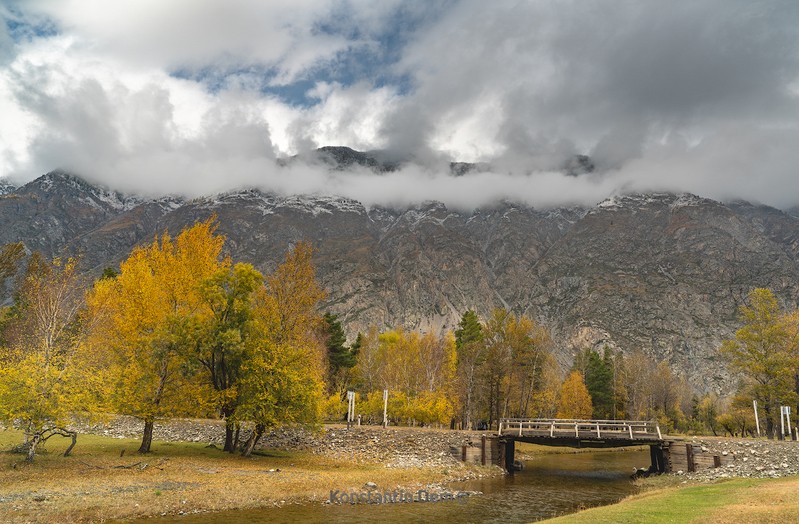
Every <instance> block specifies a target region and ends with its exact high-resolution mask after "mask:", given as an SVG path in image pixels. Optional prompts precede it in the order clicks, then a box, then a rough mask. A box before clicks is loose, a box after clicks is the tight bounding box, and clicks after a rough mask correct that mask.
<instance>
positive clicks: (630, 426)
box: [627, 424, 633, 440]
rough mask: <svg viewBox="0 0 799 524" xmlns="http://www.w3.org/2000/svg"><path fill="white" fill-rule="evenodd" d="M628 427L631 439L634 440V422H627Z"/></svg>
mask: <svg viewBox="0 0 799 524" xmlns="http://www.w3.org/2000/svg"><path fill="white" fill-rule="evenodd" d="M627 429H629V430H630V440H632V438H633V425H632V424H627Z"/></svg>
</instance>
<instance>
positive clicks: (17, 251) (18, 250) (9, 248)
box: [0, 242, 25, 285]
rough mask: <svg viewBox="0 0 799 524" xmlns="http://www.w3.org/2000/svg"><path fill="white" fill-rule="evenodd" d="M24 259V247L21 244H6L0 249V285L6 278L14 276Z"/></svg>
mask: <svg viewBox="0 0 799 524" xmlns="http://www.w3.org/2000/svg"><path fill="white" fill-rule="evenodd" d="M24 257H25V246H24V245H23V244H22V242H15V243H12V244H6V245H4V246H3V247H0V285H2V283H3V281H4V280H5V279H7V278H8V277H12V276H14V275H15V274H16V272H17V269H18V268H19V263H20V262H21V261H22V259H23V258H24Z"/></svg>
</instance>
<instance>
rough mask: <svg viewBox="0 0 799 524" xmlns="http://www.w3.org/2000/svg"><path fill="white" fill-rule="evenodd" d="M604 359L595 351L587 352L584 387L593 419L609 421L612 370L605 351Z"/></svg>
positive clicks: (611, 404) (611, 406)
mask: <svg viewBox="0 0 799 524" xmlns="http://www.w3.org/2000/svg"><path fill="white" fill-rule="evenodd" d="M605 355H606V356H605V357H602V356H600V355H599V352H597V351H593V350H591V351H589V352H588V359H587V363H586V368H585V385H586V387H587V388H588V393H589V394H590V395H591V404H592V405H593V408H594V412H593V417H594V418H596V419H603V420H604V419H609V418H610V417H611V415H612V413H613V368H612V362H610V361H609V357H610V355H609V354H608V350H607V349H606V350H605Z"/></svg>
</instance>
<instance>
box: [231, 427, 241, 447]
mask: <svg viewBox="0 0 799 524" xmlns="http://www.w3.org/2000/svg"><path fill="white" fill-rule="evenodd" d="M240 435H241V424H239V423H238V422H237V423H236V434H235V435H234V436H233V447H232V448H231V449H230V452H231V453H233V451H234V450H237V449H239V436H240Z"/></svg>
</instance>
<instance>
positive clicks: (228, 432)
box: [222, 420, 236, 453]
mask: <svg viewBox="0 0 799 524" xmlns="http://www.w3.org/2000/svg"><path fill="white" fill-rule="evenodd" d="M234 431H235V424H233V421H231V420H226V421H225V447H224V448H222V451H227V452H229V453H233V451H234V450H235V449H236V447H235V446H236V443H235V442H234V441H233V436H234V435H233V433H234Z"/></svg>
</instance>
